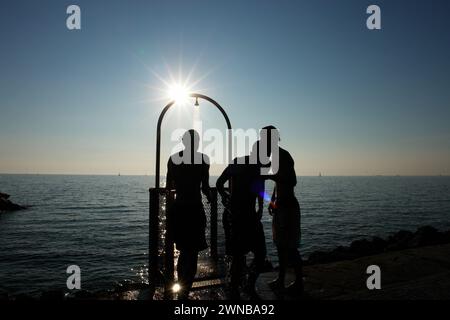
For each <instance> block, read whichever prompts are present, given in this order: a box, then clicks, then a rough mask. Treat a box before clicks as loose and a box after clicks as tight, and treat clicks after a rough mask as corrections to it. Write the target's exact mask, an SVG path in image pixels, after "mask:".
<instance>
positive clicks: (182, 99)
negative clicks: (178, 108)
mask: <svg viewBox="0 0 450 320" xmlns="http://www.w3.org/2000/svg"><path fill="white" fill-rule="evenodd" d="M190 93H191V92H190V90H189V88H188V87H186V86H184V85H180V84H173V85H170V86H169V90H168V95H169V98H170V99H171V100H173V101H175V103H176V104H178V105H184V104H186V103H187V102H188V100H189V95H190Z"/></svg>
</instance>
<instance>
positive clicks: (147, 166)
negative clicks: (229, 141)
mask: <svg viewBox="0 0 450 320" xmlns="http://www.w3.org/2000/svg"><path fill="white" fill-rule="evenodd" d="M70 4H78V5H79V6H80V7H81V10H82V30H81V31H69V30H67V29H66V22H65V20H66V17H67V15H66V13H65V11H66V8H67V6H68V5H70ZM370 4H378V5H379V6H380V7H381V10H382V30H381V31H369V30H367V28H366V23H365V21H366V18H367V14H366V13H365V11H366V8H367V6H368V5H370ZM449 15H450V2H449V1H445V0H443V1H429V0H422V1H406V0H405V1H402V0H395V1H365V0H355V1H350V0H343V1H331V0H330V1H323V0H320V1H317V0H315V1H301V0H298V1H267V0H260V1H256V0H255V1H250V0H240V1H220V2H219V1H212V0H210V1H194V0H183V1H167V0H164V1H156V0H155V1H112V0H109V1H100V0H95V1H92V0H91V1H75V0H73V1H63V0H54V1H45V0H41V1H31V0H29V1H23V0H14V1H13V0H6V1H2V2H1V4H0V172H3V173H85V174H91V173H97V174H110V173H112V174H116V173H117V172H122V174H145V173H147V174H152V173H153V168H154V144H155V131H156V121H157V116H158V114H159V112H160V111H161V109H162V108H163V106H164V102H165V101H156V100H155V97H157V96H158V95H160V93H159V92H156V91H155V90H154V89H152V87H158V86H162V84H161V83H160V81H159V80H158V79H157V77H155V76H154V74H153V73H152V72H151V71H150V70H153V71H154V72H156V73H158V74H160V75H161V76H163V77H165V78H168V73H167V68H166V65H167V66H168V67H169V68H170V69H171V70H172V71H173V72H178V69H179V67H180V66H181V67H182V68H181V69H182V74H183V77H185V76H186V75H187V73H189V71H190V70H191V69H194V66H196V67H195V69H194V72H193V79H198V78H201V77H203V76H204V75H207V76H206V77H204V78H202V80H201V81H200V82H199V83H198V85H197V86H196V88H195V89H199V90H200V91H202V92H203V93H205V94H208V95H210V96H212V97H214V98H215V99H216V100H218V101H219V102H220V103H222V104H223V106H224V107H225V108H226V110H227V112H228V113H229V116H230V118H231V121H232V123H233V126H234V127H236V128H244V129H248V128H260V127H261V126H264V125H267V124H274V125H276V126H277V127H279V128H280V129H281V138H282V145H283V146H284V147H285V148H287V149H288V150H290V151H291V153H292V155H293V156H294V158H295V160H296V169H297V173H298V174H299V175H316V174H318V172H322V173H324V174H326V175H371V174H405V175H416V174H417V175H427V174H450V125H449V123H450V59H449V57H450V41H449V39H450V19H448V16H449ZM201 116H202V118H203V119H204V120H205V125H206V126H208V127H218V128H224V125H223V123H222V120H221V119H220V117H219V115H218V114H217V113H215V112H214V110H211V111H209V110H208V111H205V112H203V113H202V114H201ZM215 119H218V120H215ZM185 120H186V118H185V117H183V116H180V115H179V114H178V115H177V114H175V113H172V114H170V115H168V118H167V121H168V122H171V123H172V124H173V125H174V126H175V125H178V126H183V127H186V128H187V127H189V123H188V122H189V121H185ZM219 120H220V121H219ZM183 121H184V122H183ZM170 129H171V127H170V126H166V129H165V131H164V132H165V133H166V134H167V133H168V132H169V130H170ZM163 144H164V146H165V147H164V154H163V158H165V157H166V156H167V153H168V152H169V151H168V150H169V149H168V144H169V140H168V139H167V137H166V138H165V140H164V141H163ZM164 162H165V160H164ZM163 167H164V164H163ZM219 169H220V168H214V170H213V174H214V173H217V172H214V171H218V170H219Z"/></svg>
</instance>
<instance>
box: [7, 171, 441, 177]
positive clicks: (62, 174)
mask: <svg viewBox="0 0 450 320" xmlns="http://www.w3.org/2000/svg"><path fill="white" fill-rule="evenodd" d="M0 175H11V176H12V175H17V176H18V175H24V176H25V175H28V176H99V177H102V176H105V177H109V176H112V177H117V176H121V177H154V176H155V174H121V173H117V174H112V173H17V172H13V173H7V172H0ZM161 176H162V177H165V175H161ZM218 176H219V175H210V177H218ZM296 176H297V177H317V178H324V177H448V176H450V174H414V175H411V174H352V175H351V174H347V175H346V174H330V175H324V174H322V176H319V175H318V174H316V175H312V174H307V175H298V174H297V175H296Z"/></svg>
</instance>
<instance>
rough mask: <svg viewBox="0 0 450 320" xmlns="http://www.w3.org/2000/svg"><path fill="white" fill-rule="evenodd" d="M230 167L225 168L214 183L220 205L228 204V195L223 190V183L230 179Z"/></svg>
mask: <svg viewBox="0 0 450 320" xmlns="http://www.w3.org/2000/svg"><path fill="white" fill-rule="evenodd" d="M230 170H231V169H230V166H228V167H226V168H225V170H224V171H223V172H222V174H221V175H220V177H219V179H217V182H216V188H217V192H219V194H220V196H221V198H222V203H223V204H224V205H225V206H226V205H228V203H229V202H230V194H229V193H228V192H227V191H226V190H225V183H227V181H229V180H230V179H231V173H230Z"/></svg>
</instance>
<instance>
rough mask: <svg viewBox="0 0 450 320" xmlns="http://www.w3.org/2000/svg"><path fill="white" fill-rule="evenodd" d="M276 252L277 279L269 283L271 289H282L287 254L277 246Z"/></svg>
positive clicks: (281, 247) (282, 248) (284, 249)
mask: <svg viewBox="0 0 450 320" xmlns="http://www.w3.org/2000/svg"><path fill="white" fill-rule="evenodd" d="M277 252H278V278H277V279H275V280H273V281H272V282H270V286H271V287H272V288H273V289H278V290H281V289H284V280H285V278H286V269H287V265H288V253H287V250H286V248H284V247H283V246H281V245H277Z"/></svg>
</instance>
